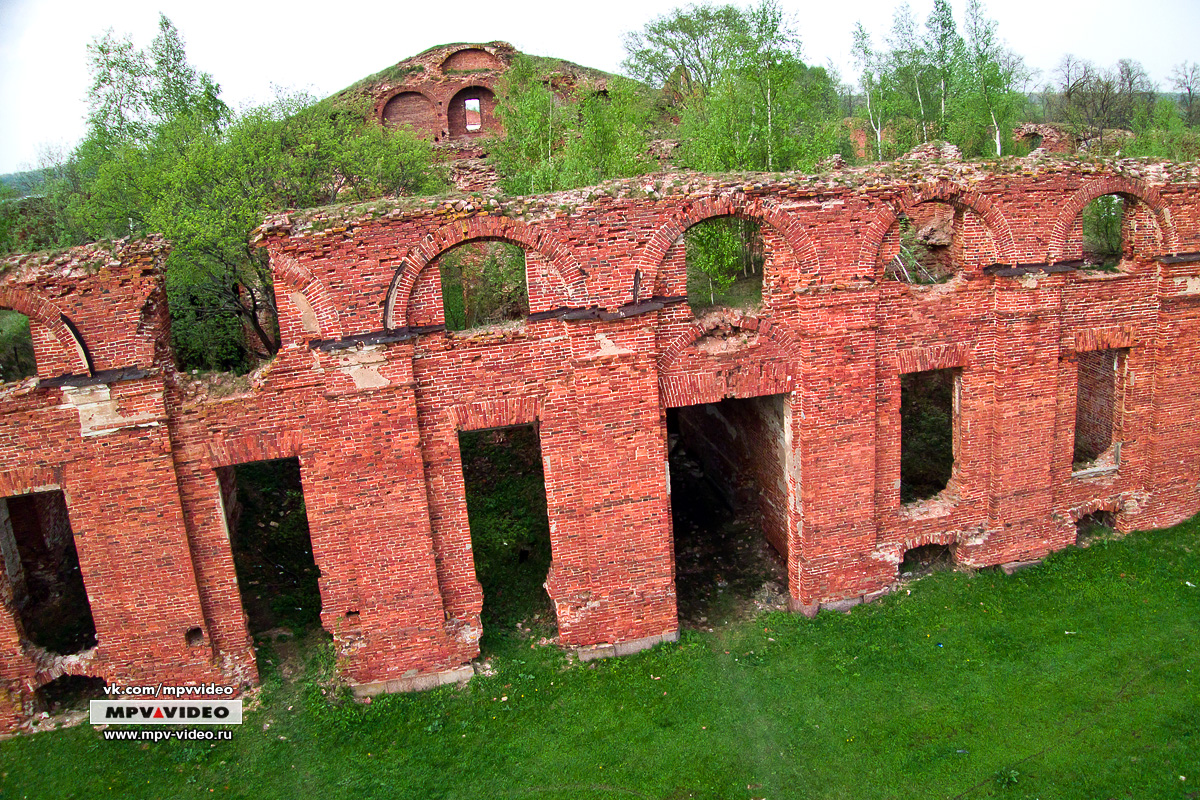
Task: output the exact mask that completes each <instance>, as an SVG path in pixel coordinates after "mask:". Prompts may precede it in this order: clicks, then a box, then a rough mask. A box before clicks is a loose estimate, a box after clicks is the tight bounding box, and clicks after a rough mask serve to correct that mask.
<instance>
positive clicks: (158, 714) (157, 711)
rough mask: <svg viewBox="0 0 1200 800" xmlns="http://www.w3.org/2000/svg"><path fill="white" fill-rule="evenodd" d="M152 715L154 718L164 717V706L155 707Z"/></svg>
mask: <svg viewBox="0 0 1200 800" xmlns="http://www.w3.org/2000/svg"><path fill="white" fill-rule="evenodd" d="M151 717H152V718H153V719H164V717H163V713H162V706H159V707H158V708H156V709H154V713H153V714H152V715H151Z"/></svg>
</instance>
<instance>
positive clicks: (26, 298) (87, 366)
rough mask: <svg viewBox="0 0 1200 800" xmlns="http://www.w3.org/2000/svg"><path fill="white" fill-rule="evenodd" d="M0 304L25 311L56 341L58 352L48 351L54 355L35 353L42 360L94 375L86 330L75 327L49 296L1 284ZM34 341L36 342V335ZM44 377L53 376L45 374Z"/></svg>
mask: <svg viewBox="0 0 1200 800" xmlns="http://www.w3.org/2000/svg"><path fill="white" fill-rule="evenodd" d="M0 308H7V309H11V310H12V311H16V312H17V313H19V314H24V315H25V316H26V317H29V322H30V323H31V324H37V325H40V326H41V327H42V329H43V330H45V331H47V332H48V333H49V334H50V341H52V342H54V343H55V345H54V347H55V349H56V350H57V351H58V352H55V353H50V354H48V355H50V356H51V357H50V358H47V359H45V361H43V360H42V358H40V357H38V356H40V355H41V354H37V353H35V358H37V361H38V363H39V364H43V363H59V364H66V365H68V366H69V367H70V371H71V372H73V373H75V374H78V375H91V374H92V373H93V368H92V359H91V356H90V355H89V353H88V348H87V344H86V343H85V342H84V340H83V334H81V333H80V332H79V329H78V328H77V327H75V323H74V322H72V321H71V318H70V317H68V316H67V315H66V314H64V313H63V312H62V310H61V309H59V308H58V307H57V306H55V305H54V304H53V303H51V302H50V301H49V300H47V299H45V298H44V297H41V296H40V295H38V294H36V293H34V292H30V291H27V290H25V289H19V288H17V287H14V286H0ZM34 342H35V344H36V343H37V338H36V337H35V339H34ZM43 342H45V339H43ZM43 377H50V376H46V375H43Z"/></svg>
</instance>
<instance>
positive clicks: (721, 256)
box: [684, 217, 764, 314]
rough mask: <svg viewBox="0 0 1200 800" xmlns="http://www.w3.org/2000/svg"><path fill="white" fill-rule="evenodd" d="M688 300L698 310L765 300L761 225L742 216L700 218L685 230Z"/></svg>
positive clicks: (748, 306)
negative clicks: (763, 295)
mask: <svg viewBox="0 0 1200 800" xmlns="http://www.w3.org/2000/svg"><path fill="white" fill-rule="evenodd" d="M684 249H685V252H686V254H687V293H688V304H689V305H690V306H691V307H692V311H693V312H694V313H697V314H699V313H700V312H701V311H705V310H707V309H709V308H713V307H715V306H721V307H725V308H754V307H756V306H759V305H761V304H762V283H763V261H764V249H763V239H762V226H761V224H760V223H759V222H757V221H755V220H749V219H742V218H741V217H717V218H715V219H706V220H704V221H703V222H698V223H696V224H695V225H693V226H692V227H690V228H688V229H687V233H685V234H684Z"/></svg>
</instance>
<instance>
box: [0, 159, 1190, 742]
mask: <svg viewBox="0 0 1200 800" xmlns="http://www.w3.org/2000/svg"><path fill="white" fill-rule="evenodd" d="M1109 193H1119V194H1121V195H1122V196H1123V197H1124V198H1125V199H1126V201H1127V202H1126V207H1127V208H1130V209H1132V210H1131V212H1130V213H1129V214H1128V215H1127V224H1126V250H1125V258H1124V259H1123V260H1122V262H1121V265H1120V271H1119V272H1115V273H1098V272H1089V271H1084V270H1078V269H1073V268H1072V267H1071V261H1072V259H1077V258H1078V257H1079V255H1080V254H1081V242H1080V226H1079V223H1078V218H1079V213H1080V211H1081V210H1082V208H1083V207H1084V206H1085V205H1086V204H1087V202H1089V201H1090V200H1092V199H1094V198H1095V197H1098V196H1101V195H1104V194H1109ZM931 202H932V203H939V204H944V205H946V206H948V207H950V208H952V209H953V213H954V224H953V230H954V234H953V241H952V243H951V244H950V245H949V247H950V252H951V254H952V257H953V259H954V263H955V266H956V269H957V274H956V275H955V277H954V278H953V279H952V280H950V281H949V282H947V283H944V284H940V285H934V286H911V285H908V284H903V283H898V282H895V281H889V280H885V279H884V265H885V262H886V261H888V260H890V259H891V258H893V257H894V255H895V253H896V251H897V248H898V242H899V234H898V227H899V224H898V220H899V219H900V218H901V217H902V216H906V215H908V213H909V212H910V211H912V215H913V218H915V219H919V218H922V213H924V211H922V210H915V206H917V205H919V204H922V203H931ZM925 211H927V209H926V210H925ZM938 213H939V214H942V215H944V211H939V212H938ZM725 215H738V216H743V217H747V218H750V219H754V220H758V221H759V222H761V223H762V232H763V241H764V248H765V264H764V291H763V302H762V306H761V308H759V309H756V310H754V311H726V312H718V313H716V314H706V315H705V316H704V317H702V318H701V319H696V318H694V317H693V315H692V313H691V310H690V308H689V307H688V305H687V303H686V296H685V289H684V284H685V281H684V271H685V260H684V240H683V237H682V234H683V233H684V231H685V230H686V229H687V228H688V227H689V226H691V225H693V224H695V223H697V222H700V221H702V220H704V219H708V218H710V217H715V216H725ZM256 238H257V240H258V243H259V244H260V245H261V246H264V247H266V248H267V250H268V252H269V254H270V257H271V263H272V266H273V270H274V276H275V292H276V296H277V298H278V302H279V308H280V329H281V335H282V340H283V347H282V349H281V350H280V352H279V354H278V355H277V356H276V357H275V359H274V360H272V361H271V362H269V363H267V364H265V365H263V366H262V367H260V368H259V369H258V370H257V371H255V372H254V373H252V374H251V375H249V376H246V377H245V378H239V379H232V378H231V377H230V376H209V377H198V376H191V375H187V374H181V373H179V372H178V371H177V370H176V369H175V367H174V366H173V356H172V354H171V352H170V349H169V331H168V320H169V318H168V316H167V313H166V304H165V294H164V290H163V259H164V257H165V253H166V244H165V243H164V242H162V241H160V240H155V239H149V240H144V241H140V242H116V243H110V244H105V245H92V246H88V247H84V248H76V249H74V250H71V251H67V252H65V253H62V254H56V255H45V254H39V255H33V256H21V257H14V258H10V259H9V260H7V261H5V262H3V263H2V264H0V270H2V271H0V306H3V307H6V308H11V309H15V310H17V311H20V312H21V313H23V314H26V315H27V316H28V317H29V318H30V320H31V330H32V334H33V337H34V342H35V351H36V355H37V359H38V367H39V377H38V379H29V380H27V381H24V382H22V383H19V384H8V385H6V386H4V387H0V459H2V461H0V497H9V496H14V495H21V494H27V493H30V492H34V491H44V490H53V489H61V490H62V491H63V493H64V495H65V497H66V501H67V507H68V513H69V516H70V524H71V528H72V530H73V531H74V535H75V540H76V545H77V549H78V553H79V559H80V564H81V570H82V573H83V579H84V583H85V585H86V587H87V590H88V595H89V598H90V603H91V609H92V613H93V616H94V618H95V623H96V631H97V639H98V642H99V644H98V645H97V647H95V648H94V649H93V650H91V651H88V652H86V653H83V654H77V655H73V656H70V657H49V656H47V655H46V654H44V653H41V654H39V653H36V652H34V651H33V650H32V649H31V648H30V646H28V644H26V643H23V641H22V637H21V631H20V626H19V622H18V619H17V616H16V614H15V613H12V609H11V598H12V591H11V587H9V586H7V584H6V583H0V601H3V602H4V603H5V604H6V606H7V607H8V608H9V613H0V681H2V683H0V686H3V687H4V690H3V693H2V694H0V729H5V730H11V729H14V728H16V727H17V726H18V725H19V724H21V722H22V721H23V720H25V719H27V717H28V714H29V713H30V711H31V708H32V706H31V700H32V697H33V692H34V691H35V690H36V688H37V687H38V686H40V685H43V684H45V683H47V682H48V681H50V680H52V679H53V678H55V677H57V676H58V675H61V674H68V673H70V674H86V675H92V676H98V677H103V678H105V679H106V680H108V681H109V682H110V683H116V684H128V683H157V682H159V681H162V682H167V683H175V682H184V683H195V682H207V681H216V682H219V683H226V684H239V685H242V684H248V683H253V682H254V681H255V680H256V672H255V665H254V655H253V649H252V644H251V640H250V637H249V635H248V632H247V627H246V620H245V616H244V614H243V611H242V606H241V601H240V597H239V594H238V587H237V581H236V577H235V574H234V569H233V560H232V555H231V552H230V545H229V537H228V532H227V528H226V509H225V508H224V506H223V504H222V500H221V497H222V482H223V481H224V482H225V483H226V484H227V483H228V473H227V472H226V471H225V470H224V469H223V468H225V467H229V466H231V465H235V464H240V463H247V462H251V461H257V460H263V459H273V458H283V457H297V458H298V459H299V462H300V467H301V475H302V483H303V490H304V495H305V501H306V507H307V512H308V517H309V526H310V531H311V535H312V542H313V551H314V556H315V559H316V562H317V565H318V566H319V567H320V570H321V577H320V589H321V601H322V609H323V611H322V623H323V625H324V626H325V628H326V629H327V630H329V631H330V632H331V633H332V634H333V637H334V640H335V643H336V646H337V648H338V652H339V659H338V663H339V668H340V670H341V673H342V675H343V676H344V677H345V678H346V679H347V680H348V681H350V682H352V683H354V684H358V685H360V686H361V687H362V691H364V692H366V693H369V692H375V691H381V690H396V689H405V688H419V687H423V686H432V685H436V684H437V683H438V682H440V681H441V680H444V679H449V678H455V677H461V676H462V675H463V674H464V671H463V670H462V669H461V668H462V667H463V665H465V664H467V663H468V662H469V661H470V660H471V659H472V658H473V657H474V656H475V655H476V654H477V653H478V641H479V636H480V634H481V627H480V609H481V606H482V601H483V598H482V594H481V590H480V586H479V583H478V582H477V581H476V579H475V574H474V567H473V564H472V559H471V549H470V532H469V529H468V525H467V510H466V502H465V497H464V490H463V478H462V470H461V465H460V461H459V451H458V440H457V435H458V432H459V431H460V430H473V429H482V428H490V427H498V426H505V425H515V424H530V423H532V424H536V425H537V426H538V431H539V436H540V440H541V447H542V455H543V459H544V467H545V481H546V494H547V504H548V512H549V516H550V522H551V541H552V552H553V562H552V565H551V568H550V573H549V575H548V576H547V581H546V585H547V589H548V591H549V594H550V596H551V598H552V599H553V601H554V604H555V608H556V611H557V617H558V627H559V632H560V640H561V644H562V645H563V646H564V647H578V648H583V652H585V653H588V654H597V653H601V654H602V653H607V652H626V651H628V650H631V649H633V648H634V647H640V646H644V645H646V644H649V643H653V642H657V641H662V640H669V639H671V638H673V637H674V636H675V635H677V632H678V622H677V618H676V608H675V589H674V559H673V547H672V532H671V516H670V504H669V494H668V493H669V488H668V486H669V483H668V470H667V463H666V452H667V434H666V409H667V408H668V407H683V406H693V405H697V404H700V403H711V402H717V401H720V400H722V399H725V398H755V397H765V396H772V395H783V397H782V398H781V399H778V400H772V401H770V402H771V403H772V404H782V408H781V409H774V410H772V412H771V414H770V415H769V420H770V424H769V425H764V424H757V423H755V424H754V425H750V423H747V425H750V427H748V428H746V431H747V433H748V435H750V436H752V437H757V438H762V437H763V436H764V435H769V432H770V431H775V432H776V435H778V436H782V437H783V441H782V444H781V445H780V444H779V443H778V442H777V443H776V447H775V448H773V455H772V461H773V462H774V463H776V464H777V465H778V464H782V465H783V471H784V474H783V475H782V477H781V479H777V480H776V481H775V482H774V483H773V484H772V486H771V487H768V490H767V494H768V495H769V496H768V497H766V499H765V502H767V503H768V505H769V509H768V508H766V507H764V515H767V516H770V517H771V518H772V520H771V525H770V527H771V528H772V531H773V533H772V538H773V539H774V540H776V541H775V542H774V544H775V546H776V548H777V549H779V550H780V551H781V552H782V553H784V554H785V556H786V559H787V564H788V575H789V587H788V588H789V594H790V598H791V604H792V607H793V608H796V609H798V610H804V611H808V612H815V610H816V609H817V608H819V607H820V605H821V604H841V603H843V602H844V601H855V600H857V599H859V598H862V597H864V596H870V595H873V594H874V593H877V592H879V591H881V590H884V589H886V588H887V587H888V586H890V585H891V583H892V582H893V581H894V580H895V579H896V576H897V569H898V564H899V562H900V561H901V559H902V557H903V554H904V552H905V551H906V550H907V549H910V548H913V547H918V546H921V545H924V544H928V543H942V544H948V545H951V549H952V552H953V554H954V558H955V559H956V560H957V562H958V563H960V564H963V565H966V566H973V567H979V566H985V565H993V564H1004V563H1009V562H1015V561H1028V560H1032V559H1037V558H1040V557H1042V556H1044V555H1046V554H1047V553H1049V552H1050V551H1052V550H1055V549H1058V548H1062V547H1065V546H1067V545H1070V544H1072V543H1073V542H1074V540H1075V521H1076V520H1077V519H1078V518H1080V517H1082V516H1084V515H1086V514H1089V513H1091V512H1093V511H1096V510H1107V511H1111V512H1113V513H1114V514H1115V518H1116V524H1117V527H1118V528H1119V529H1120V530H1126V531H1127V530H1131V529H1134V528H1154V527H1161V526H1165V525H1170V524H1174V523H1176V522H1179V521H1181V520H1183V519H1185V518H1187V517H1189V516H1191V515H1192V514H1194V513H1196V512H1197V511H1198V510H1200V493H1198V490H1197V484H1198V482H1200V458H1198V456H1200V434H1197V432H1196V429H1195V426H1194V424H1193V421H1194V420H1195V419H1196V418H1197V416H1198V412H1200V393H1197V392H1196V391H1195V386H1196V384H1197V372H1198V371H1200V366H1197V365H1198V364H1200V253H1198V252H1197V251H1200V174H1198V172H1197V168H1196V166H1195V165H1163V164H1149V163H1144V162H1140V161H1120V162H1083V161H1077V160H1053V159H1019V160H1005V161H999V162H995V163H990V164H963V163H953V162H952V163H942V162H939V163H904V164H901V163H897V164H892V165H882V166H880V167H876V168H872V169H863V170H843V171H840V172H834V173H829V174H826V175H822V176H801V175H787V176H779V175H774V176H770V175H749V176H724V177H704V176H697V175H690V174H682V173H672V174H670V175H659V176H649V177H645V178H642V179H638V180H632V181H625V182H615V183H609V184H603V185H601V186H598V187H592V188H589V189H584V190H577V191H573V192H565V193H560V194H557V195H550V196H543V197H532V198H507V199H502V200H495V199H492V200H481V199H479V198H478V197H471V196H464V197H461V198H457V199H451V200H444V199H442V200H423V199H409V200H400V201H385V200H381V201H377V202H374V203H366V204H359V205H356V206H345V207H334V208H327V209H319V210H315V211H311V212H305V213H294V214H289V215H281V216H278V217H273V218H271V219H269V220H267V222H266V223H265V224H264V225H263V226H262V227H261V228H260V229H259V231H258V232H257V234H256ZM479 239H485V240H487V239H490V240H503V241H508V242H511V243H513V244H516V245H519V246H521V247H523V248H525V250H526V253H527V276H528V286H529V298H530V312H531V313H530V317H529V318H528V319H526V320H525V321H523V322H518V323H509V324H506V325H503V326H497V327H494V328H487V329H481V330H474V331H463V332H457V333H447V332H445V331H444V330H441V329H440V323H441V322H442V313H441V300H440V298H441V291H440V284H439V275H438V271H437V265H436V258H437V256H438V254H439V253H441V252H444V251H445V250H447V249H449V248H451V247H453V246H455V245H457V244H460V243H462V242H465V241H471V240H479ZM718 339H719V340H720V341H717V340H718ZM1103 349H1120V350H1122V351H1123V357H1122V359H1121V363H1122V364H1123V374H1122V376H1121V377H1120V380H1118V381H1117V382H1116V394H1117V396H1116V397H1115V398H1114V402H1113V404H1112V405H1113V407H1114V420H1113V439H1114V440H1117V441H1119V443H1120V449H1119V453H1118V454H1117V455H1116V456H1114V457H1112V458H1111V459H1110V460H1111V463H1108V462H1105V463H1101V464H1100V465H1099V466H1097V467H1095V468H1092V469H1088V470H1082V471H1079V472H1073V465H1072V456H1073V447H1074V440H1075V435H1074V428H1075V419H1076V402H1077V396H1078V386H1077V381H1078V375H1079V365H1078V362H1079V355H1080V354H1081V353H1088V352H1092V351H1096V350H1103ZM945 368H953V369H956V370H958V371H959V384H960V386H959V400H958V409H957V414H956V424H955V428H956V431H955V440H956V452H955V456H956V463H955V469H954V476H953V478H952V479H951V481H950V485H949V486H948V487H947V490H946V491H944V492H943V493H941V494H940V495H938V496H937V497H935V498H931V499H929V500H926V501H923V502H920V503H917V504H913V505H902V504H901V503H900V496H899V485H898V484H899V471H900V431H899V407H900V391H899V386H900V380H899V376H900V375H901V374H902V373H905V372H911V371H919V370H928V369H945ZM772 408H774V406H772ZM731 419H736V415H734V416H733V417H731ZM762 419H764V420H767V419H768V416H764V417H762ZM733 424H737V423H736V421H735V422H734V423H733ZM764 431H765V432H767V433H764ZM751 467H752V468H751V472H753V465H751ZM775 469H778V466H777V467H776V468H775ZM760 480H763V479H761V478H760ZM226 488H228V487H226ZM785 494H786V496H785ZM781 515H782V518H781ZM779 539H786V540H785V541H778V540H779ZM6 574H7V573H6V571H5V570H3V569H0V580H6V578H4V577H3V576H5V575H6ZM195 628H199V629H200V631H201V633H202V637H196V636H195V635H192V636H190V637H189V635H188V633H189V631H192V630H193V629H195ZM609 646H611V647H609Z"/></svg>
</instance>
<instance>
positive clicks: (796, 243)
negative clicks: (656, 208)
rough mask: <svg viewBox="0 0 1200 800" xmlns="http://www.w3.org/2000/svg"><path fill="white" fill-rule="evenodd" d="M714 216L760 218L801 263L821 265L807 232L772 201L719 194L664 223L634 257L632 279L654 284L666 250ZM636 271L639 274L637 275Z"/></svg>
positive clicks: (644, 283)
mask: <svg viewBox="0 0 1200 800" xmlns="http://www.w3.org/2000/svg"><path fill="white" fill-rule="evenodd" d="M716 217H744V218H746V219H753V220H756V221H758V222H761V223H763V224H765V225H767V226H769V227H770V228H771V229H772V230H774V231H775V232H776V233H777V234H779V235H780V236H782V237H783V239H784V241H786V242H787V243H788V246H789V247H790V248H791V250H792V256H793V257H794V258H795V259H796V260H797V261H798V262H799V263H800V264H801V265H802V266H804V265H807V266H808V268H809V270H810V271H812V272H816V271H818V270H819V269H820V261H819V259H818V257H817V248H816V247H815V246H814V245H813V243H812V240H811V239H810V238H809V237H808V234H807V233H805V231H804V229H803V228H802V227H801V226H800V224H799V223H797V222H796V221H795V220H793V219H792V218H791V217H789V216H788V215H787V214H786V213H784V212H783V211H782V210H781V209H780V208H779V207H778V206H776V205H775V204H774V203H769V202H764V201H763V200H762V199H761V198H756V199H753V200H749V199H747V198H746V197H744V196H735V197H729V196H720V197H713V198H706V199H704V200H700V201H697V202H695V203H692V204H691V205H690V206H687V207H685V208H683V209H681V210H680V213H679V214H677V215H675V216H673V217H671V218H670V219H668V220H667V221H666V222H665V223H663V225H661V226H660V227H659V228H658V230H656V231H655V232H654V233H653V234H652V235H651V236H650V240H649V241H648V242H646V244H645V245H643V246H642V249H641V251H640V252H639V253H638V255H637V257H636V258H635V259H634V278H633V279H634V280H635V281H638V282H639V284H638V285H640V286H654V284H655V282H656V281H657V280H658V270H659V268H660V267H661V266H662V263H663V260H664V259H666V257H667V251H668V250H670V249H671V246H672V245H674V244H675V243H676V242H677V241H679V237H681V236H683V234H684V233H686V232H687V229H688V228H690V227H692V226H693V225H695V224H697V223H700V222H704V221H705V220H707V219H713V218H716ZM638 275H640V276H641V277H640V278H638V277H637V276H638ZM631 294H632V290H631Z"/></svg>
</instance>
